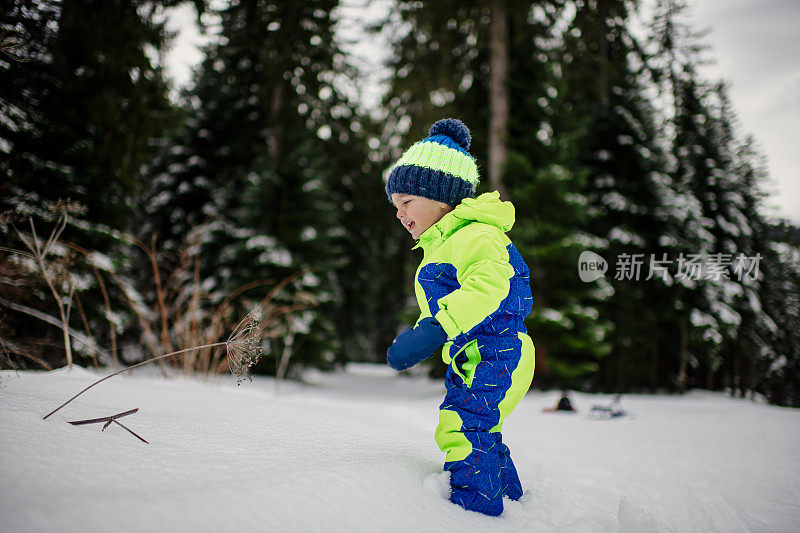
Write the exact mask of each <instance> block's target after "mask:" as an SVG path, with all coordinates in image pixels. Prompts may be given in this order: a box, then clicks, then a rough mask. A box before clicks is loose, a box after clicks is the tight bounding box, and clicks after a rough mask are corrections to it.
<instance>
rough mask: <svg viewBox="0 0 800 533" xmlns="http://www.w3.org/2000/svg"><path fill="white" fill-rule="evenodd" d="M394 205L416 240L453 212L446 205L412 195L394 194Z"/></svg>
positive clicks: (402, 221)
mask: <svg viewBox="0 0 800 533" xmlns="http://www.w3.org/2000/svg"><path fill="white" fill-rule="evenodd" d="M392 203H393V204H394V206H395V207H396V208H397V218H398V219H399V220H400V222H401V223H402V224H403V226H404V227H405V228H406V229H407V230H408V231H409V233H411V236H412V237H413V238H414V240H416V239H419V236H420V235H422V234H423V233H425V230H427V229H428V228H430V227H431V226H433V225H434V224H436V223H437V222H439V220H441V218H442V217H443V216H445V215H446V214H447V213H449V212H450V211H452V210H453V208H452V207H450V206H449V205H447V204H445V203H442V202H437V201H436V200H431V199H430V198H424V197H422V196H414V195H411V194H400V193H394V194H392Z"/></svg>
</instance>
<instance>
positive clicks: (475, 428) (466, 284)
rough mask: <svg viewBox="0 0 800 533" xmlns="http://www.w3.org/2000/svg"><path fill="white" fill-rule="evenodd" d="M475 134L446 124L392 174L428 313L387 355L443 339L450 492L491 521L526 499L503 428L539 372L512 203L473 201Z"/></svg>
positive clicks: (442, 424) (394, 360)
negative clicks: (417, 256)
mask: <svg viewBox="0 0 800 533" xmlns="http://www.w3.org/2000/svg"><path fill="white" fill-rule="evenodd" d="M470 140H471V137H470V134H469V130H468V129H467V127H466V126H465V125H464V123H462V122H461V121H459V120H454V119H444V120H440V121H438V122H437V123H436V124H434V125H433V127H432V128H431V129H430V132H429V136H428V138H426V139H424V140H423V141H421V142H418V143H416V144H414V145H413V146H412V147H411V148H409V149H408V150H407V151H406V152H405V153H404V154H403V157H402V158H401V159H400V160H399V161H398V162H397V163H396V164H395V166H394V167H393V168H392V170H391V172H390V174H389V178H388V181H387V183H386V194H387V195H388V196H389V198H390V200H391V201H392V203H393V204H394V205H395V207H396V208H397V218H398V219H400V221H401V222H402V223H403V225H404V226H405V227H406V229H407V230H408V231H409V232H410V233H411V236H412V237H413V238H414V239H415V240H416V239H419V243H418V244H417V246H415V248H417V247H421V248H422V250H423V252H424V257H423V259H422V263H421V264H420V266H419V268H418V269H417V273H416V276H415V283H414V290H415V293H416V296H417V302H418V303H419V306H420V310H421V311H422V314H421V315H420V318H419V320H418V321H417V323H416V325H415V326H414V327H412V328H409V329H407V330H405V331H404V332H403V333H401V334H400V335H398V336H397V338H396V339H395V340H394V342H393V343H392V345H391V346H390V347H389V349H388V351H387V362H388V363H389V365H391V366H392V368H394V369H396V370H404V369H406V368H409V367H412V366H414V365H415V364H417V363H419V362H420V361H422V360H424V359H427V358H428V357H430V356H431V355H432V354H433V352H434V351H436V349H438V348H439V347H440V346H444V347H443V348H442V359H443V360H444V362H445V363H446V364H449V365H450V366H449V367H448V369H447V374H446V376H445V386H446V388H447V394H446V396H445V399H444V402H442V404H441V405H440V406H439V425H438V426H437V428H436V442H437V443H438V445H439V448H441V450H442V451H443V452H445V453H446V454H447V455H446V457H445V463H444V470H445V471H449V472H450V474H451V475H450V485H451V494H450V499H451V501H453V502H454V503H457V504H458V505H461V506H462V507H464V508H465V509H469V510H472V511H478V512H481V513H485V514H488V515H493V516H496V515H499V514H500V513H502V512H503V496H507V497H509V498H511V499H512V500H517V499H519V498H520V496H522V485H521V484H520V481H519V477H518V476H517V472H516V469H515V468H514V463H513V462H512V461H511V456H510V455H509V450H508V447H506V445H505V444H503V441H502V437H501V435H500V430H501V429H502V427H503V420H504V419H505V418H506V417H507V416H508V415H509V413H511V411H512V410H513V409H514V407H516V405H517V403H519V401H520V400H521V399H522V397H523V396H524V395H525V393H526V392H528V389H529V388H530V385H531V380H532V379H533V367H534V360H533V352H534V349H533V342H532V341H531V339H530V337H528V335H527V334H526V329H525V324H524V323H523V320H524V319H525V317H526V316H527V315H528V313H530V310H531V305H532V300H533V299H532V297H531V289H530V284H529V281H528V276H529V271H528V267H527V265H526V264H525V261H523V259H522V257H521V256H520V254H519V252H517V250H516V248H515V247H514V245H513V244H511V241H510V240H509V239H508V237H506V235H505V232H507V231H508V230H510V229H511V226H512V225H513V224H514V206H513V205H512V204H511V203H510V202H501V201H500V195H499V193H497V192H491V193H486V194H482V195H481V196H479V197H477V198H473V194H474V192H475V186H476V185H477V184H478V169H477V166H476V165H475V161H474V160H473V159H472V157H471V156H470V155H469V152H468V150H469V145H470Z"/></svg>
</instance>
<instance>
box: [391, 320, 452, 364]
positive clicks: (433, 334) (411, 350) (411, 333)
mask: <svg viewBox="0 0 800 533" xmlns="http://www.w3.org/2000/svg"><path fill="white" fill-rule="evenodd" d="M445 341H447V333H445V332H444V329H442V326H441V324H439V323H438V322H437V321H436V319H435V318H433V317H427V318H423V319H422V320H420V321H419V324H417V325H416V326H414V327H413V328H408V329H407V330H405V331H404V332H403V333H401V334H400V335H398V336H397V338H396V339H395V340H394V342H393V343H392V345H391V346H389V349H388V350H387V351H386V362H387V363H389V366H391V367H392V368H394V369H395V370H405V369H406V368H411V367H412V366H414V365H416V364H417V363H419V362H420V361H424V360H425V359H427V358H428V357H430V356H431V355H432V354H433V352H435V351H436V349H437V348H438V347H439V346H441V345H442V344H444V343H445Z"/></svg>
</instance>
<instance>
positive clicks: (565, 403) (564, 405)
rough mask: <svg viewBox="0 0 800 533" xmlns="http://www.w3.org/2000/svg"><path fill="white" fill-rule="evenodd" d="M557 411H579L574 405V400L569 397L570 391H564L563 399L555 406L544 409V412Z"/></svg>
mask: <svg viewBox="0 0 800 533" xmlns="http://www.w3.org/2000/svg"><path fill="white" fill-rule="evenodd" d="M557 411H565V412H568V413H577V412H578V410H577V409H575V407H573V406H572V402H571V401H570V399H569V392H568V391H564V392H562V393H561V399H560V400H558V404H557V405H556V406H555V407H545V408H544V409H542V412H543V413H555V412H557Z"/></svg>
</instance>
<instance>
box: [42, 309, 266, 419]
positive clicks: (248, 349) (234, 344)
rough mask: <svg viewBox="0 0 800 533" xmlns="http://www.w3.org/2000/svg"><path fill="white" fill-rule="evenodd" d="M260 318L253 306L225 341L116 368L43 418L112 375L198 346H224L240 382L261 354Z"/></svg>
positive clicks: (258, 312)
mask: <svg viewBox="0 0 800 533" xmlns="http://www.w3.org/2000/svg"><path fill="white" fill-rule="evenodd" d="M260 319H261V310H260V309H259V308H257V307H255V308H253V309H252V310H251V311H250V312H249V313H248V314H247V316H245V317H244V319H243V320H242V321H241V322H239V324H238V325H237V326H236V328H235V329H234V330H233V332H232V333H231V335H230V337H228V340H227V341H225V342H217V343H214V344H210V345H206V346H194V347H192V348H187V349H185V350H178V351H176V352H171V353H167V354H163V355H159V356H157V357H151V358H150V359H147V360H146V361H142V362H141V363H136V364H135V365H131V366H129V367H127V368H123V369H122V370H118V371H117V372H114V373H113V374H110V375H108V376H106V377H104V378H100V379H98V380H97V381H95V382H94V383H92V384H91V385H89V386H88V387H86V388H85V389H83V390H82V391H80V392H79V393H78V394H76V395H75V396H73V397H72V398H70V399H69V400H67V401H66V402H64V403H62V404H61V405H59V406H58V407H56V408H55V409H54V410H53V411H51V412H50V413H48V414H47V415H45V417H44V419H45V420H46V419H47V418H49V417H50V416H51V415H53V414H55V413H56V412H58V411H59V410H60V409H61V408H63V407H65V406H66V405H68V404H69V403H70V402H72V401H73V400H74V399H76V398H77V397H78V396H80V395H81V394H83V393H84V392H86V391H88V390H89V389H91V388H92V387H94V386H95V385H99V384H100V383H102V382H103V381H105V380H107V379H111V378H113V377H114V376H117V375H119V374H122V373H123V372H127V371H128V370H133V369H134V368H138V367H140V366H144V365H146V364H149V363H152V362H154V361H159V360H162V359H166V358H168V357H172V356H175V355H179V354H182V353H185V352H188V351H190V350H197V349H199V348H210V347H214V346H225V349H226V351H227V352H228V357H229V360H231V361H233V362H234V364H233V365H232V366H231V372H233V373H234V374H235V375H236V377H237V382H238V383H241V382H242V380H243V379H244V378H245V377H246V376H247V371H248V369H249V368H250V367H252V366H253V365H255V364H256V363H257V362H258V359H259V357H260V356H261V327H260Z"/></svg>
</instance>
